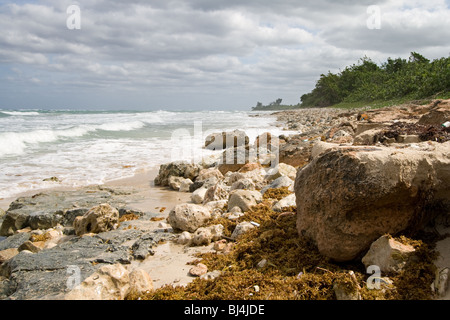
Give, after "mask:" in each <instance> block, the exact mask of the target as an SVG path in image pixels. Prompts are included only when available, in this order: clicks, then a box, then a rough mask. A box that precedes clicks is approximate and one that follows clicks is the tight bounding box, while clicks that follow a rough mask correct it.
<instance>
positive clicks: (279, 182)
mask: <svg viewBox="0 0 450 320" xmlns="http://www.w3.org/2000/svg"><path fill="white" fill-rule="evenodd" d="M283 187H288V190H289V191H294V180H292V179H290V178H288V177H286V176H281V177H279V178H276V179H275V180H273V181H272V182H271V183H270V184H269V185H267V186H266V187H264V188H262V189H261V193H262V194H264V193H265V192H266V191H267V190H269V189H278V188H283Z"/></svg>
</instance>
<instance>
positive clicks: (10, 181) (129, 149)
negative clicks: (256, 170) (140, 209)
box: [0, 110, 282, 198]
mask: <svg viewBox="0 0 450 320" xmlns="http://www.w3.org/2000/svg"><path fill="white" fill-rule="evenodd" d="M254 114H256V112H245V111H195V112H187V111H180V112H173V111H150V112H145V111H79V110H56V111H52V110H21V111H17V110H0V165H1V168H2V170H1V173H0V198H8V197H13V196H16V195H18V194H20V193H21V192H25V191H29V190H37V189H40V188H45V187H52V186H54V182H45V181H43V179H46V178H50V177H58V178H59V179H60V180H61V183H60V184H61V185H64V186H83V185H88V184H101V183H104V182H106V181H108V180H114V179H119V178H124V177H129V176H133V175H134V174H135V172H136V171H137V170H142V169H152V168H156V167H159V165H160V164H161V163H167V162H170V161H174V160H190V159H193V158H194V159H198V160H199V159H201V158H202V157H203V156H208V155H210V154H212V153H214V152H213V151H207V150H204V149H203V148H202V147H203V145H204V140H205V138H206V136H207V135H208V134H210V133H212V132H218V131H224V130H226V131H228V130H233V129H241V130H244V131H246V133H247V135H248V136H249V137H250V141H251V142H253V141H254V139H255V138H256V137H257V136H258V135H259V134H261V133H264V132H271V133H273V134H281V132H282V130H281V128H278V127H275V126H274V121H275V119H274V118H273V117H270V116H269V113H261V112H258V113H257V114H259V115H261V114H262V115H263V116H258V117H252V116H251V115H254ZM215 152H217V151H215Z"/></svg>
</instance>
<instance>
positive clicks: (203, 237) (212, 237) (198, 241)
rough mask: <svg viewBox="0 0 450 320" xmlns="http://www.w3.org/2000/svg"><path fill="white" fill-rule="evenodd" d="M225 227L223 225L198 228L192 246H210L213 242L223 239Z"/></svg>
mask: <svg viewBox="0 0 450 320" xmlns="http://www.w3.org/2000/svg"><path fill="white" fill-rule="evenodd" d="M223 230H224V227H223V225H221V224H217V225H213V226H209V227H201V228H198V229H197V230H196V231H195V232H194V234H193V238H192V244H193V245H196V246H203V245H209V244H210V243H211V242H213V241H217V240H219V239H221V238H222V235H223Z"/></svg>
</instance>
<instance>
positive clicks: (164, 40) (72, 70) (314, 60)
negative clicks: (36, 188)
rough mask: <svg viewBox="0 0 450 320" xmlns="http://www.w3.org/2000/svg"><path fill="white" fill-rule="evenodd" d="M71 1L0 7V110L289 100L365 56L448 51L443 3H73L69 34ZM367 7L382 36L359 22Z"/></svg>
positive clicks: (137, 0)
mask: <svg viewBox="0 0 450 320" xmlns="http://www.w3.org/2000/svg"><path fill="white" fill-rule="evenodd" d="M75 3H77V2H75ZM71 4H73V1H71V0H70V1H69V0H62V1H56V0H42V1H38V2H30V3H27V2H26V1H25V2H21V3H16V4H15V3H6V4H2V3H0V28H1V30H2V33H0V84H1V85H2V88H3V90H2V91H0V101H2V103H3V104H4V105H0V107H14V106H18V107H49V106H52V107H55V108H57V107H59V106H61V105H62V104H63V103H64V104H65V105H67V103H71V105H70V107H76V106H77V105H78V106H80V107H87V106H95V105H103V106H104V105H108V104H111V105H114V106H117V107H119V106H120V105H124V104H126V107H133V106H148V107H155V108H159V107H160V106H162V105H167V106H172V107H174V108H177V107H178V108H182V107H187V108H193V107H208V106H211V105H212V104H214V105H220V106H222V107H231V108H236V107H247V108H249V107H251V106H253V105H254V104H255V103H256V101H265V102H270V101H272V100H273V99H275V98H278V97H281V98H283V99H284V101H286V102H287V103H297V102H298V101H299V97H300V96H301V95H302V94H303V93H305V92H307V91H309V90H311V88H312V87H313V86H314V84H315V81H316V80H317V79H318V77H319V76H320V74H321V73H325V72H327V71H328V70H331V71H333V72H336V71H338V70H339V69H340V68H343V67H345V66H346V65H349V64H352V63H355V62H356V61H357V60H358V59H359V58H360V57H362V56H364V55H368V56H371V57H374V58H375V60H377V59H379V60H380V61H381V60H384V59H385V58H387V57H388V56H396V55H401V56H405V55H406V56H407V55H408V54H409V52H410V51H418V52H423V53H429V54H433V55H438V54H440V55H441V56H442V55H444V56H445V55H447V54H448V52H449V51H450V50H449V49H450V45H449V44H447V43H446V41H445V40H444V39H448V38H449V31H448V30H450V28H449V27H450V26H449V22H448V19H447V17H448V14H449V9H448V7H447V6H446V3H445V1H443V0H442V1H441V0H433V1H431V2H430V1H428V2H425V1H419V0H415V1H413V2H411V1H409V2H408V4H407V3H406V1H402V0H396V1H388V0H386V1H369V0H365V1H358V2H357V3H356V2H354V1H339V2H335V1H334V2H333V1H327V0H316V1H312V0H311V1H301V2H300V1H294V0H285V1H262V0H258V1H256V0H249V1H245V2H243V1H236V0H229V1H209V0H208V1H206V0H189V1H181V0H170V1H162V0H154V1H144V0H133V1H127V2H124V1H117V0H113V1H111V0H109V1H106V0H92V1H89V2H86V3H84V2H82V1H79V2H78V4H79V5H80V8H81V27H82V28H81V30H68V29H67V28H66V19H67V17H68V15H67V13H66V9H67V7H68V6H69V5H71ZM374 4H375V5H378V6H379V7H380V8H381V12H382V20H381V21H382V28H381V29H380V30H369V29H368V28H367V26H366V21H367V19H368V15H367V12H366V10H367V7H368V6H369V5H374ZM437 8H438V9H439V10H437ZM21 87H22V88H27V90H26V92H27V94H22V95H20V93H21V90H25V89H21ZM49 92H51V93H52V94H48V93H49ZM67 94H71V96H72V99H70V101H69V102H68V101H67V100H68V99H67ZM30 95H34V96H33V97H31V96H30ZM19 96H20V97H19ZM27 99H29V100H28V101H27ZM119 104H120V105H119ZM81 105H82V106H81ZM124 107H125V106H124Z"/></svg>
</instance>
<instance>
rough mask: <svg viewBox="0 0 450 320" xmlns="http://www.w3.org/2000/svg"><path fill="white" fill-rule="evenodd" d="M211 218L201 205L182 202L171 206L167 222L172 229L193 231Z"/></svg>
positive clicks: (209, 213)
mask: <svg viewBox="0 0 450 320" xmlns="http://www.w3.org/2000/svg"><path fill="white" fill-rule="evenodd" d="M210 219H211V212H210V211H209V210H208V209H206V208H205V207H203V206H200V205H197V204H192V203H184V204H180V205H177V206H176V207H175V208H173V209H172V210H171V211H170V213H169V217H168V219H167V220H168V222H169V223H170V225H171V226H172V228H173V229H174V230H181V231H189V232H195V230H197V229H198V228H200V227H202V226H203V225H204V224H205V223H206V222H208V221H209V220H210Z"/></svg>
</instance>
